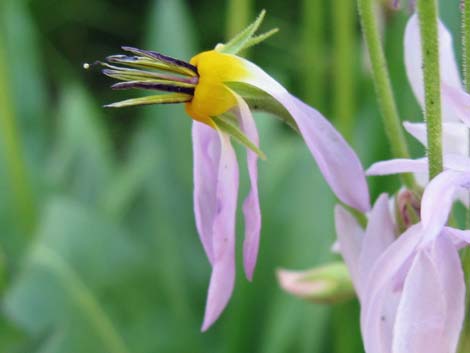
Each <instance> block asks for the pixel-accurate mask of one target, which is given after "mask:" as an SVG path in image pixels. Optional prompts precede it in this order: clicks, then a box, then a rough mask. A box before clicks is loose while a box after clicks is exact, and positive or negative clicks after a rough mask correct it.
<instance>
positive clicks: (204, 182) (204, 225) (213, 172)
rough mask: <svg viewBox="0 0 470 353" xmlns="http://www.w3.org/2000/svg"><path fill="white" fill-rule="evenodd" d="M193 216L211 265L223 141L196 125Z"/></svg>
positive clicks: (203, 125)
mask: <svg viewBox="0 0 470 353" xmlns="http://www.w3.org/2000/svg"><path fill="white" fill-rule="evenodd" d="M192 135H193V159H194V161H193V164H194V167H193V173H194V213H195V218H196V227H197V230H198V233H199V238H200V239H201V243H202V245H203V247H204V250H205V252H206V255H207V258H208V259H209V262H210V263H211V264H212V263H213V260H214V254H213V251H212V230H213V229H212V227H213V224H214V218H215V213H216V189H217V187H216V186H217V173H218V169H219V158H220V138H219V136H218V134H217V132H216V131H215V130H214V129H212V128H210V127H209V126H207V125H205V124H202V123H199V122H197V121H194V122H193V129H192Z"/></svg>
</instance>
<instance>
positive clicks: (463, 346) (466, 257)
mask: <svg viewBox="0 0 470 353" xmlns="http://www.w3.org/2000/svg"><path fill="white" fill-rule="evenodd" d="M462 64H463V75H464V84H465V90H466V91H467V92H470V0H464V1H463V8H462ZM468 134H469V135H468V139H469V140H470V131H469V132H468ZM468 154H469V156H470V150H469V151H468ZM465 222H466V224H465V226H466V227H465V228H466V229H468V228H470V209H469V210H467V214H466V220H465ZM461 257H462V264H463V270H464V274H465V282H466V287H467V298H466V308H467V309H466V311H465V312H467V313H468V308H470V248H468V247H467V248H465V249H464V250H463V251H462V255H461ZM469 348H470V317H469V315H466V316H465V321H464V328H463V331H462V336H461V338H460V346H459V352H461V353H465V352H468V350H469Z"/></svg>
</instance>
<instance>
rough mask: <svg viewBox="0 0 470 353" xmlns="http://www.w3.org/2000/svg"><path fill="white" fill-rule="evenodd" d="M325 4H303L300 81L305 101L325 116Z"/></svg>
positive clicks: (320, 0) (313, 1)
mask: <svg viewBox="0 0 470 353" xmlns="http://www.w3.org/2000/svg"><path fill="white" fill-rule="evenodd" d="M325 7H326V6H325V2H324V1H323V0H303V1H302V18H301V21H302V25H301V29H300V31H301V32H300V41H301V45H300V53H299V54H300V65H299V69H300V72H299V74H300V77H301V80H300V82H301V84H302V98H303V99H304V100H305V101H306V102H308V103H309V104H311V105H313V106H315V107H316V108H317V109H318V110H320V111H322V112H325V96H326V94H325V91H326V90H325V86H326V83H325Z"/></svg>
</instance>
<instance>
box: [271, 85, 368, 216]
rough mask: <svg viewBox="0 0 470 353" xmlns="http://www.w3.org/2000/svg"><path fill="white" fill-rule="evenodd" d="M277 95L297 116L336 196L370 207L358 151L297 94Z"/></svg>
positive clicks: (359, 208) (362, 207) (353, 204)
mask: <svg viewBox="0 0 470 353" xmlns="http://www.w3.org/2000/svg"><path fill="white" fill-rule="evenodd" d="M269 93H271V94H273V93H274V92H269ZM273 95H274V94H273ZM274 97H275V98H276V99H277V100H278V101H279V102H280V103H281V104H282V105H284V107H285V108H286V109H287V110H288V111H289V112H290V114H291V115H292V117H293V118H294V120H295V122H296V123H297V126H298V127H299V130H300V132H301V134H302V136H303V138H304V140H305V143H306V144H307V146H308V147H309V149H310V152H311V153H312V155H313V157H314V158H315V160H316V162H317V164H318V167H319V168H320V171H321V172H322V174H323V176H324V178H325V180H326V182H327V183H328V184H329V185H330V187H331V189H332V190H333V191H334V192H335V194H336V196H338V198H339V199H340V200H341V201H343V202H344V203H345V204H347V205H349V206H351V207H354V208H356V209H358V210H360V211H362V212H366V211H368V210H369V209H370V202H369V189H368V186H367V182H366V179H365V174H364V169H363V168H362V165H361V162H360V161H359V158H358V157H357V155H356V153H355V152H354V151H353V150H352V149H351V147H350V146H349V145H348V144H347V142H346V141H345V140H344V139H343V137H342V136H341V135H340V133H339V132H338V131H337V130H336V129H335V128H334V127H333V125H331V123H330V122H329V121H328V120H326V119H325V118H324V117H323V116H322V115H321V114H320V113H319V112H318V111H316V110H315V109H313V108H311V107H310V106H308V105H306V104H305V103H303V102H302V101H300V100H299V99H297V98H296V97H294V96H292V95H290V94H285V95H278V96H277V97H276V96H274Z"/></svg>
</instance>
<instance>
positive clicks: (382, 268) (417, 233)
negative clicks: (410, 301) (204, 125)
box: [361, 224, 422, 353]
mask: <svg viewBox="0 0 470 353" xmlns="http://www.w3.org/2000/svg"><path fill="white" fill-rule="evenodd" d="M421 238H422V227H421V225H420V224H417V225H414V226H412V227H410V228H409V229H408V230H407V231H406V232H405V233H403V234H402V235H400V237H399V238H398V239H397V240H396V241H395V242H393V243H392V244H391V245H390V246H389V247H388V248H387V250H385V252H384V253H383V254H382V255H381V256H380V257H379V259H378V260H377V261H376V262H375V264H374V266H373V268H372V270H371V272H370V275H369V277H368V281H367V283H366V285H365V286H364V288H365V290H364V293H363V294H364V295H363V298H362V300H361V303H362V309H361V330H362V335H363V338H364V345H365V348H366V352H384V353H386V352H390V351H391V349H390V348H391V346H390V345H391V335H392V330H391V329H390V327H392V326H393V322H394V319H395V318H394V312H395V311H394V307H395V305H396V301H397V299H398V298H397V293H396V292H395V291H396V289H395V288H396V287H397V283H396V276H397V275H399V274H400V273H401V272H403V271H406V268H404V267H406V266H407V264H408V263H409V259H410V257H411V256H412V255H413V253H414V252H415V250H416V247H417V245H418V244H419V242H420V240H421Z"/></svg>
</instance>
